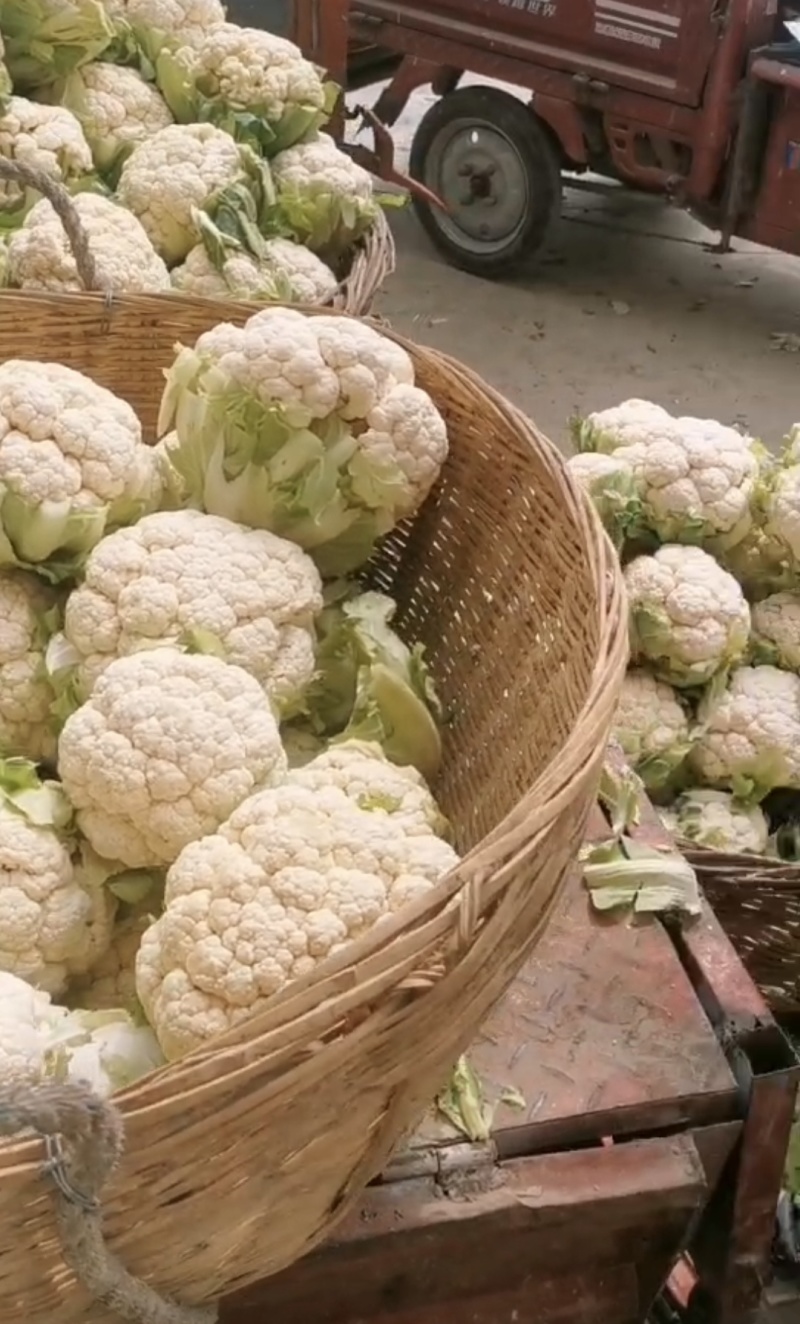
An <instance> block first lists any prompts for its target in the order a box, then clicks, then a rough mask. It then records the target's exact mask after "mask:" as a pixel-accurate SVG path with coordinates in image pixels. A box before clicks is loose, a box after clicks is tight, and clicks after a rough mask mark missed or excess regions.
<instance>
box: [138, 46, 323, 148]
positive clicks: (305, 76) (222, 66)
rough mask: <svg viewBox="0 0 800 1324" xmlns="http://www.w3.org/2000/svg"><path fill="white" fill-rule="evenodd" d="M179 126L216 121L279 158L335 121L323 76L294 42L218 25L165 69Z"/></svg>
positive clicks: (163, 63) (161, 68)
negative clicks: (331, 116)
mask: <svg viewBox="0 0 800 1324" xmlns="http://www.w3.org/2000/svg"><path fill="white" fill-rule="evenodd" d="M158 78H159V82H160V84H161V87H162V89H163V91H164V94H165V96H166V98H167V100H168V101H169V103H170V105H171V107H172V109H173V111H174V113H175V116H176V118H177V119H179V120H182V121H183V122H184V123H188V122H190V121H192V120H194V121H206V120H209V121H211V122H212V123H214V124H219V125H220V127H221V128H224V129H225V130H226V131H227V132H229V133H231V134H232V135H233V136H234V137H236V138H239V139H241V140H243V141H248V142H251V143H252V144H253V145H254V146H256V147H258V148H259V149H260V150H262V151H264V152H266V153H267V155H274V154H275V153H276V152H279V151H282V150H283V149H285V148H288V147H292V146H294V144H295V143H297V142H299V141H300V140H301V139H302V138H305V137H306V136H307V135H308V134H309V133H311V132H312V131H313V130H314V129H317V128H319V126H320V125H321V124H323V123H324V122H325V120H326V119H327V118H328V103H329V96H328V90H327V89H326V87H325V85H324V83H323V81H322V77H321V75H320V72H319V70H318V69H317V68H316V66H315V65H313V64H312V63H311V62H310V61H309V60H306V59H305V58H304V56H303V55H302V53H301V51H300V49H299V47H297V46H295V44H294V42H291V41H287V40H286V39H285V38H284V37H278V36H275V35H274V34H273V33H271V32H267V31H265V30H264V29H263V28H241V27H239V26H238V25H237V24H235V23H222V24H217V25H215V26H213V27H211V28H209V30H208V31H207V32H206V33H205V34H204V36H203V38H202V39H201V40H200V41H199V42H197V43H195V44H194V45H193V46H192V47H189V48H184V49H183V50H179V51H177V53H176V54H175V55H174V56H172V57H170V56H164V57H162V58H161V59H160V60H159V62H158Z"/></svg>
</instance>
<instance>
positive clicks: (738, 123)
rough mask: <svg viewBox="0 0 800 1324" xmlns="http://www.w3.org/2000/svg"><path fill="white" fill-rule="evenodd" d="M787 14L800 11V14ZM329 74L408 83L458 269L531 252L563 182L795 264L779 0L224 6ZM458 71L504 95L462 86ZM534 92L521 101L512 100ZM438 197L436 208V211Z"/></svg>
mask: <svg viewBox="0 0 800 1324" xmlns="http://www.w3.org/2000/svg"><path fill="white" fill-rule="evenodd" d="M798 7H799V8H800V6H798ZM232 10H233V14H232V16H233V17H234V18H235V21H237V22H245V21H248V22H250V23H253V24H256V23H257V24H258V25H259V26H264V27H270V28H272V29H273V30H275V31H283V32H285V33H287V35H293V36H294V37H295V39H296V40H298V42H299V44H300V45H302V46H303V47H304V49H305V50H306V51H307V52H308V53H310V54H311V55H313V56H314V58H316V59H317V60H319V62H320V63H323V64H325V65H326V66H327V67H328V68H329V69H330V71H331V73H332V75H333V76H334V77H337V78H338V79H343V80H347V81H348V85H349V86H350V87H352V86H353V85H354V84H356V85H363V84H364V82H366V81H370V79H373V78H375V77H386V76H387V74H388V75H389V77H390V81H389V84H388V86H387V87H386V88H385V90H384V91H383V93H382V94H381V96H380V98H379V100H378V102H377V105H376V107H375V110H376V113H377V116H378V118H379V120H380V121H381V122H382V123H383V124H384V125H387V126H391V125H393V124H394V123H396V121H397V119H398V117H399V116H400V114H401V113H402V111H403V109H404V107H405V105H406V104H407V102H408V99H409V97H410V96H411V94H412V92H414V91H415V90H416V89H417V88H420V87H423V86H426V85H431V86H432V88H433V90H434V92H435V93H436V94H437V97H438V99H437V100H436V101H435V102H434V104H433V105H432V106H431V108H430V109H429V110H428V112H427V113H426V114H425V116H424V117H423V119H422V121H421V123H420V124H419V126H418V128H417V131H416V134H415V137H414V141H413V145H412V152H411V175H412V176H413V177H414V178H415V179H416V180H418V181H419V182H420V183H422V184H423V185H425V186H426V188H427V190H428V191H427V192H426V193H423V194H420V193H417V194H416V195H415V196H414V199H413V200H414V205H415V207H416V209H417V212H418V215H419V217H420V220H421V222H422V224H423V226H424V227H425V229H426V230H427V232H428V234H429V235H430V237H431V239H432V240H433V242H434V243H435V245H436V246H437V248H439V250H440V251H441V252H442V253H443V254H444V255H445V256H446V257H447V258H448V259H449V260H450V261H451V262H453V263H455V264H456V265H458V266H460V267H463V268H465V269H466V270H468V271H472V272H474V273H476V274H480V275H484V276H495V275H500V274H505V273H507V272H509V271H510V270H512V269H514V268H515V267H517V266H519V265H520V264H522V263H523V262H527V261H528V260H529V259H530V258H531V257H534V256H535V255H536V253H537V252H538V251H540V250H541V248H542V246H543V244H544V242H545V240H546V238H547V236H548V233H549V231H550V227H551V225H552V223H553V221H554V219H555V218H556V217H557V215H558V211H559V205H560V197H561V179H562V176H563V175H564V173H565V172H570V173H571V174H572V175H578V176H580V175H584V176H589V175H591V176H595V177H596V176H600V177H605V178H606V179H611V180H615V181H619V182H622V183H624V184H626V185H628V186H630V187H633V188H637V189H644V190H648V191H650V192H658V193H663V194H664V195H666V196H667V197H669V198H670V200H671V201H672V202H673V203H674V204H676V205H677V206H680V207H683V208H686V209H687V210H689V211H690V212H692V213H693V214H694V215H695V216H696V217H697V218H698V219H699V220H701V221H702V222H703V223H704V224H706V225H707V226H708V227H709V228H710V229H713V230H716V231H718V232H719V233H720V248H721V249H723V250H724V249H725V248H726V247H728V246H729V244H730V241H731V239H732V237H733V236H740V237H742V238H745V239H749V240H752V241H754V242H756V243H760V244H764V245H767V246H769V247H772V248H777V249H781V250H783V251H785V252H788V253H796V254H800V43H797V42H794V43H792V42H791V41H790V39H789V34H788V32H787V30H786V28H785V26H784V22H783V19H784V17H786V14H785V13H784V14H782V13H781V12H780V11H779V7H778V0H639V3H634V0H234V3H233V5H232ZM465 73H470V74H472V75H475V74H477V75H478V76H479V77H485V78H487V79H491V80H499V81H501V82H503V83H507V84H513V85H514V86H515V87H516V88H518V89H519V92H520V94H521V95H514V94H513V93H512V92H510V91H505V90H504V89H502V88H499V87H496V86H491V85H489V86H474V85H470V86H460V83H461V80H462V78H463V76H464V74H465ZM526 93H527V94H529V96H528V98H527V100H526V99H525V94H526ZM431 194H432V195H435V197H436V198H438V199H440V200H441V202H442V203H443V204H444V205H442V206H440V205H437V203H436V202H435V201H434V200H433V199H432V197H431Z"/></svg>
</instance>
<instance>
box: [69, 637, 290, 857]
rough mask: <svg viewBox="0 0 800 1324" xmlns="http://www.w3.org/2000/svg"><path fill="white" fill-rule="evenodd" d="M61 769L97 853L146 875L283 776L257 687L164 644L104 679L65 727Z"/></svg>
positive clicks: (127, 660) (279, 750)
mask: <svg viewBox="0 0 800 1324" xmlns="http://www.w3.org/2000/svg"><path fill="white" fill-rule="evenodd" d="M58 770H59V775H60V777H61V781H62V783H63V786H64V790H65V791H66V793H67V795H68V797H69V799H70V800H71V802H72V804H73V805H74V806H75V809H76V811H77V822H78V826H79V827H80V829H81V831H82V832H83V833H84V835H85V836H86V838H87V840H88V841H89V842H90V844H91V845H92V846H93V847H94V849H95V850H96V851H97V853H98V854H99V855H102V856H104V857H105V858H106V859H115V860H120V861H121V862H122V863H123V864H124V865H126V866H128V867H129V868H134V869H139V868H144V869H147V868H159V867H162V866H164V865H168V864H171V863H172V861H173V860H175V859H176V858H177V856H178V855H179V854H180V852H181V851H182V850H183V847H184V846H186V845H188V844H189V842H192V841H195V840H197V838H199V837H202V836H204V835H206V834H208V833H210V832H214V831H216V829H217V827H218V826H219V824H220V823H222V822H224V821H225V819H226V818H227V817H228V815H229V814H230V813H232V811H233V810H234V809H235V808H236V806H237V805H238V804H240V803H241V801H242V800H244V799H245V798H246V797H247V796H249V795H252V794H253V792H255V791H257V790H260V789H261V788H262V787H266V786H271V785H273V784H274V783H276V782H279V781H281V780H282V779H283V777H284V776H285V773H286V756H285V754H284V752H283V746H282V745H281V741H280V735H279V733H278V727H277V723H276V721H275V718H274V717H273V715H272V710H271V708H270V705H269V701H268V700H267V698H266V696H265V695H264V692H263V690H262V689H261V686H260V685H259V683H258V681H257V680H255V679H254V678H253V677H252V676H250V675H249V674H248V673H247V672H246V671H243V670H242V669H241V667H235V666H230V665H228V664H227V663H225V662H223V661H222V660H221V659H220V658H217V657H211V656H206V655H203V654H188V653H183V652H180V651H179V650H177V649H174V648H169V647H165V648H156V649H153V650H151V651H147V652H142V653H133V654H131V656H130V657H122V658H119V659H118V660H117V661H115V662H112V663H111V665H110V666H109V667H108V668H107V669H106V670H105V671H104V672H103V674H102V675H101V676H100V678H99V680H98V681H97V683H96V684H95V686H94V689H93V690H92V695H91V698H90V699H89V701H88V703H85V704H84V705H83V707H82V708H79V709H78V710H77V712H75V713H73V714H72V715H71V716H70V717H68V718H67V721H66V723H65V724H64V728H63V730H62V732H61V736H60V738H59V742H58Z"/></svg>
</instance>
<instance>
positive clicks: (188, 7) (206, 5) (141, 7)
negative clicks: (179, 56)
mask: <svg viewBox="0 0 800 1324" xmlns="http://www.w3.org/2000/svg"><path fill="white" fill-rule="evenodd" d="M105 3H106V9H108V11H109V13H110V14H111V15H112V17H114V18H118V19H119V18H122V19H125V20H126V21H127V22H128V23H129V24H130V25H131V27H132V28H133V30H134V32H135V33H136V36H137V37H138V38H139V40H140V41H141V42H142V45H143V47H144V50H145V53H146V54H147V56H148V57H149V59H150V60H153V61H155V60H156V58H157V57H158V55H159V54H160V53H161V50H162V49H163V47H164V46H165V45H169V46H192V47H194V46H200V45H201V44H202V42H203V41H204V40H205V38H206V36H207V34H208V32H209V31H211V30H212V29H213V28H215V27H218V26H219V25H220V24H222V23H224V22H225V7H224V5H223V4H222V0H105Z"/></svg>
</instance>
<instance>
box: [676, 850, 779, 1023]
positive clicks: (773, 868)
mask: <svg viewBox="0 0 800 1324" xmlns="http://www.w3.org/2000/svg"><path fill="white" fill-rule="evenodd" d="M679 845H680V848H681V851H682V852H683V854H684V855H685V856H686V858H687V859H688V861H689V863H690V864H691V865H693V867H694V868H695V870H696V871H697V876H698V879H699V881H700V885H701V886H702V888H703V891H704V892H705V894H706V896H707V897H708V900H709V901H710V903H711V906H712V909H713V910H714V912H715V914H716V916H717V918H718V919H719V922H720V924H721V925H722V927H723V928H724V930H725V932H726V933H727V935H728V937H729V938H730V940H731V942H732V943H733V946H734V947H735V948H736V951H737V953H738V955H739V956H740V958H741V960H742V963H743V965H744V966H745V968H746V969H747V972H748V974H749V975H750V977H751V979H752V980H753V982H754V983H756V984H757V985H758V987H759V988H760V990H761V992H762V994H763V995H764V998H765V999H766V1001H767V1002H768V1004H769V1006H770V1007H771V1008H772V1010H773V1011H774V1012H779V1013H787V1012H791V1013H794V1014H797V1013H800V866H798V865H797V864H787V863H784V862H782V861H781V860H770V859H765V857H764V856H763V855H727V854H724V853H723V852H721V851H714V850H705V849H703V848H701V847H698V846H697V845H696V844H695V843H694V842H687V841H681V842H680V843H679Z"/></svg>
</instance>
